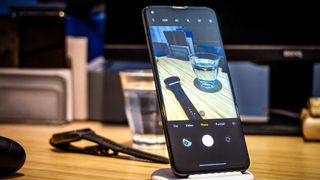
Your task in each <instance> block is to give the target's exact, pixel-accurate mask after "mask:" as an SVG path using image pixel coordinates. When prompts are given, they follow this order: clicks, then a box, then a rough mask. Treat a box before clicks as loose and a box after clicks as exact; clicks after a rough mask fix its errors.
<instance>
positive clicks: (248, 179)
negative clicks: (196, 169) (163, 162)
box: [151, 168, 254, 180]
mask: <svg viewBox="0 0 320 180" xmlns="http://www.w3.org/2000/svg"><path fill="white" fill-rule="evenodd" d="M151 179H152V180H175V179H177V180H178V179H197V180H202V179H213V180H253V179H254V176H253V174H251V173H250V172H249V171H246V172H244V173H241V172H227V173H212V174H201V175H190V176H189V177H187V178H178V177H176V176H174V175H173V173H172V172H171V169H170V168H161V169H158V170H156V171H154V172H153V173H152V174H151Z"/></svg>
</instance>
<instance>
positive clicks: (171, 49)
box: [142, 6, 250, 176]
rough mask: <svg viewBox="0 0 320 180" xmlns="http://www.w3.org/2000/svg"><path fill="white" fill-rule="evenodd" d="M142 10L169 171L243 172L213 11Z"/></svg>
mask: <svg viewBox="0 0 320 180" xmlns="http://www.w3.org/2000/svg"><path fill="white" fill-rule="evenodd" d="M142 14H143V22H144V27H145V32H146V38H147V44H148V48H149V52H150V56H151V58H150V59H151V63H152V68H153V73H154V80H155V85H156V90H157V95H158V100H159V104H160V111H161V116H162V122H163V127H164V132H165V137H166V142H167V148H168V154H169V158H170V164H171V169H172V171H173V173H174V174H175V175H177V176H188V175H191V174H200V173H214V172H228V171H245V170H246V169H247V168H248V167H249V164H250V160H249V155H248V151H247V147H246V142H245V139H244V135H243V131H242V127H241V122H240V116H239V112H238V109H237V103H236V100H235V95H234V93H233V88H232V83H231V77H230V73H229V69H228V64H227V61H226V55H225V53H224V48H223V44H222V40H221V36H220V31H219V26H218V21H217V17H216V14H215V12H214V11H213V10H212V9H210V8H206V7H166V6H149V7H146V8H145V9H144V10H143V13H142Z"/></svg>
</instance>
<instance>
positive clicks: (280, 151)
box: [0, 121, 320, 180]
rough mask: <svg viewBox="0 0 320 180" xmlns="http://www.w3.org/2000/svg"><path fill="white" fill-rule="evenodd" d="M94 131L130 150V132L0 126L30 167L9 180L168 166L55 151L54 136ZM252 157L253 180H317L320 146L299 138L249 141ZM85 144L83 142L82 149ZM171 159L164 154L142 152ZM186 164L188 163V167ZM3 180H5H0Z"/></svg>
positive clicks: (112, 174) (138, 172) (144, 175)
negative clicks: (53, 145)
mask: <svg viewBox="0 0 320 180" xmlns="http://www.w3.org/2000/svg"><path fill="white" fill-rule="evenodd" d="M88 127H89V128H91V129H92V130H94V131H95V132H96V133H97V134H99V135H102V136H105V137H107V138H110V139H112V140H114V141H116V142H118V143H121V144H124V145H128V146H131V133H130V129H129V128H128V127H127V126H125V125H115V124H102V123H100V122H92V121H91V122H83V121H82V122H72V123H69V124H66V125H25V124H13V123H11V124H0V136H4V137H7V138H10V139H13V140H15V141H16V142H18V143H19V144H21V145H22V146H23V148H24V149H25V151H26V162H25V164H24V166H23V167H22V168H21V169H20V170H19V171H18V172H17V174H14V175H12V176H10V177H7V178H6V179H28V180H29V179H31V180H40V179H41V180H43V179H49V180H60V179H68V180H69V179H76V180H82V179H83V180H87V179H92V180H93V179H94V180H95V179H127V180H129V179H134V180H137V179H139V180H140V179H150V178H151V174H152V172H154V171H156V170H157V169H159V168H169V167H170V165H169V164H157V163H150V162H143V161H139V160H135V159H126V158H113V157H104V156H94V155H87V154H78V153H70V152H63V151H59V150H56V149H54V148H53V147H52V146H51V145H50V144H49V139H50V137H51V136H52V134H54V133H58V132H64V131H71V130H75V129H82V128H88ZM245 138H246V142H247V146H248V150H249V155H250V161H251V164H250V168H249V171H250V172H252V173H253V175H254V177H255V179H258V180H264V179H266V180H270V179H290V180H291V179H293V180H300V179H301V180H302V179H303V180H304V179H317V180H318V179H319V178H320V171H319V169H320V143H319V142H304V141H303V138H302V137H298V136H257V135H246V136H245ZM84 144H85V145H86V142H80V145H84ZM142 150H144V151H149V152H152V153H156V154H159V155H163V156H167V153H166V152H167V150H166V149H159V150H150V149H142ZM186 163H187V162H186ZM0 179H1V178H0Z"/></svg>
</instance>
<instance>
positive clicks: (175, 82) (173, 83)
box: [164, 76, 202, 120]
mask: <svg viewBox="0 0 320 180" xmlns="http://www.w3.org/2000/svg"><path fill="white" fill-rule="evenodd" d="M164 83H165V84H166V87H167V88H168V89H169V90H171V91H172V93H173V94H174V96H175V97H176V99H177V100H178V102H179V104H180V105H181V107H182V109H183V110H184V112H185V113H186V115H187V117H188V118H189V119H190V120H202V117H201V115H200V114H199V112H198V111H197V109H196V108H195V107H194V105H193V104H192V102H191V101H190V99H189V98H188V96H187V95H186V93H185V92H184V90H183V89H182V87H181V83H180V78H179V77H177V76H171V77H168V78H166V79H165V80H164Z"/></svg>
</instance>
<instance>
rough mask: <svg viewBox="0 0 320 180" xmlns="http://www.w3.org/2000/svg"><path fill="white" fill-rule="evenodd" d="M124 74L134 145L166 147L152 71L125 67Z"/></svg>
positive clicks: (122, 78)
mask: <svg viewBox="0 0 320 180" xmlns="http://www.w3.org/2000/svg"><path fill="white" fill-rule="evenodd" d="M120 78H121V84H122V89H123V93H124V98H125V112H126V116H127V119H128V123H129V127H130V130H131V132H132V142H133V145H134V146H135V147H147V148H152V149H157V148H164V147H165V137H164V134H163V128H162V122H161V116H160V112H159V106H158V100H157V94H156V90H155V86H154V81H153V75H152V71H151V70H135V71H122V72H120Z"/></svg>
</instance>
